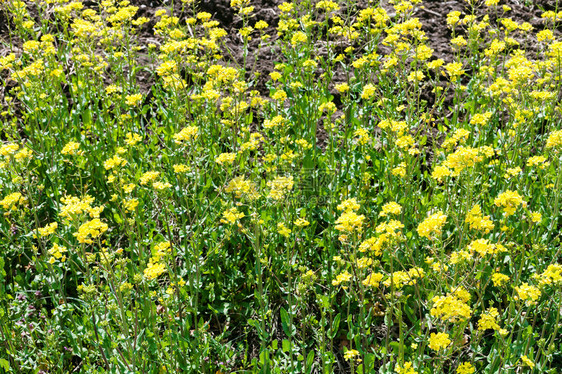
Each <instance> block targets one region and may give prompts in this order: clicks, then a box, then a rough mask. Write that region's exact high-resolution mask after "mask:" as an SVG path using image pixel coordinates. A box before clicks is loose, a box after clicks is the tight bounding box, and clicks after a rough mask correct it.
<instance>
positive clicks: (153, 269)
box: [144, 260, 166, 280]
mask: <svg viewBox="0 0 562 374" xmlns="http://www.w3.org/2000/svg"><path fill="white" fill-rule="evenodd" d="M165 271H166V265H164V264H162V263H159V262H157V263H153V262H152V260H151V261H150V262H149V263H148V266H147V267H146V269H144V276H145V277H146V279H148V280H152V279H156V278H158V277H159V276H160V275H161V274H163V273H164V272H165Z"/></svg>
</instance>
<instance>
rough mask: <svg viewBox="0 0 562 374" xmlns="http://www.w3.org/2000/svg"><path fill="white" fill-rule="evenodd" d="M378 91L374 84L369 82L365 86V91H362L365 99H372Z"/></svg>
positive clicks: (362, 96)
mask: <svg viewBox="0 0 562 374" xmlns="http://www.w3.org/2000/svg"><path fill="white" fill-rule="evenodd" d="M375 92H376V87H375V86H374V85H372V84H367V85H365V87H363V92H361V98H362V99H365V100H369V99H371V98H372V97H373V96H374V95H375Z"/></svg>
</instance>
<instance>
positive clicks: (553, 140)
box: [546, 130, 562, 148]
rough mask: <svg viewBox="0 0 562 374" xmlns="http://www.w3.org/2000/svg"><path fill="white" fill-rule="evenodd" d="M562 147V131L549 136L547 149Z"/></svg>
mask: <svg viewBox="0 0 562 374" xmlns="http://www.w3.org/2000/svg"><path fill="white" fill-rule="evenodd" d="M560 146H562V130H558V131H554V132H553V133H551V134H550V135H549V136H548V139H547V141H546V148H554V147H560Z"/></svg>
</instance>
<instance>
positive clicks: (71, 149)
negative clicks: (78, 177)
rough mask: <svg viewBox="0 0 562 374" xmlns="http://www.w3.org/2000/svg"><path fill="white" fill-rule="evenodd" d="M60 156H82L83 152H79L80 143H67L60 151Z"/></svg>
mask: <svg viewBox="0 0 562 374" xmlns="http://www.w3.org/2000/svg"><path fill="white" fill-rule="evenodd" d="M61 154H63V155H65V156H66V155H70V156H75V155H82V154H84V151H80V143H77V142H69V143H67V144H66V145H65V146H64V148H63V149H62V151H61Z"/></svg>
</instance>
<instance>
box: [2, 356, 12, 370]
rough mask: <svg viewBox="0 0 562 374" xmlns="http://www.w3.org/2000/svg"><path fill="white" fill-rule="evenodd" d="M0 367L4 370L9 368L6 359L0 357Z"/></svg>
mask: <svg viewBox="0 0 562 374" xmlns="http://www.w3.org/2000/svg"><path fill="white" fill-rule="evenodd" d="M0 367H1V368H2V369H4V370H6V371H9V370H10V363H9V362H8V360H5V359H3V358H0Z"/></svg>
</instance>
